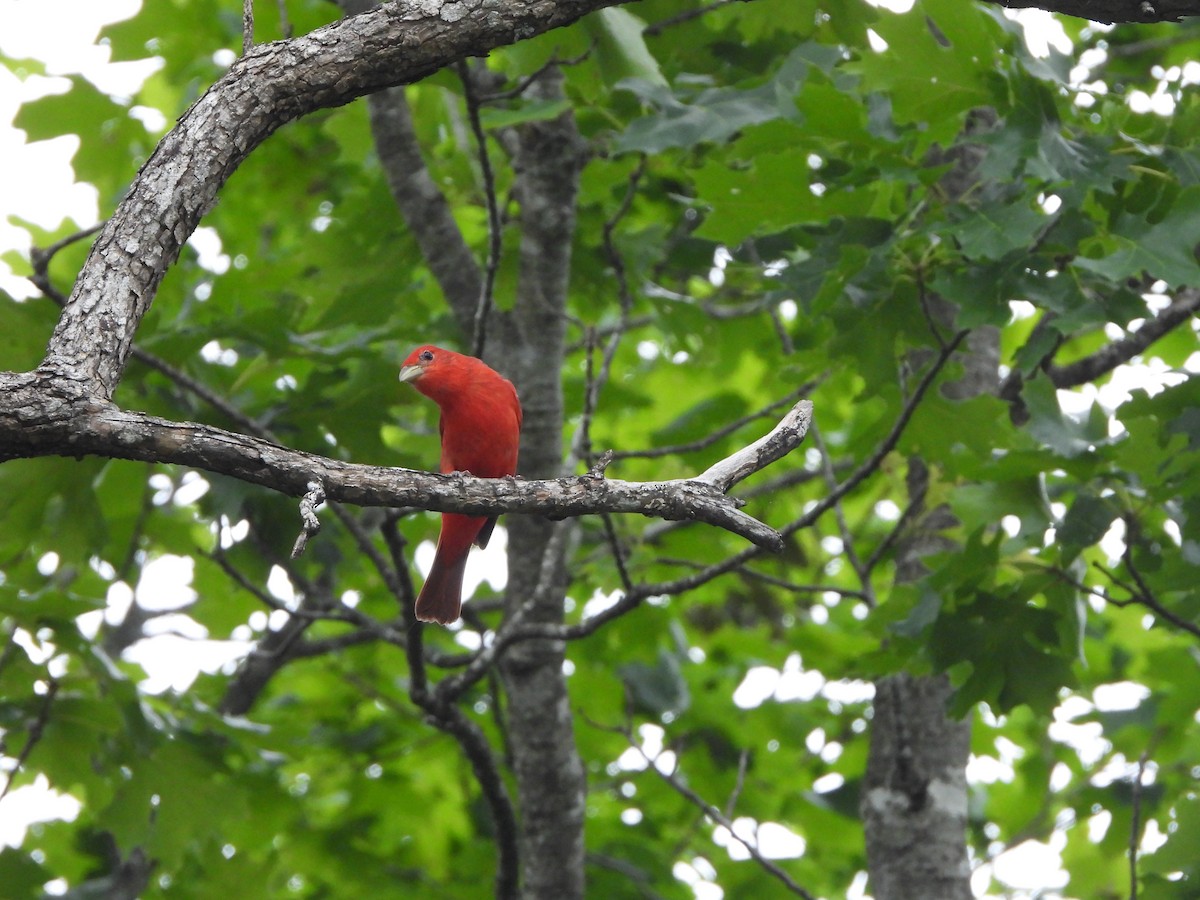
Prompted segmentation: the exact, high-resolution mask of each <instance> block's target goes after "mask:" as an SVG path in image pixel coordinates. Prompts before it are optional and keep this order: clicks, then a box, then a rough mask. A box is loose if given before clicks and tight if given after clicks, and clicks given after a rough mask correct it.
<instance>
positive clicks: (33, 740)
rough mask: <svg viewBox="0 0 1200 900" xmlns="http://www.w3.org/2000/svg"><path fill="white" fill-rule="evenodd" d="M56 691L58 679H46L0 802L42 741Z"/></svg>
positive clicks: (0, 792)
mask: <svg viewBox="0 0 1200 900" xmlns="http://www.w3.org/2000/svg"><path fill="white" fill-rule="evenodd" d="M58 690H59V683H58V679H56V678H53V677H47V679H46V693H45V694H43V695H42V702H41V705H40V706H39V707H38V713H37V718H35V719H34V720H33V724H32V725H30V726H29V738H28V739H27V740H26V741H25V746H24V747H22V748H21V752H20V753H18V754H17V758H16V763H15V765H13V768H12V771H11V772H9V773H8V778H7V779H5V782H4V788H3V789H2V790H0V800H3V799H4V798H5V797H7V796H8V792H9V791H10V790H12V786H13V784H15V783H16V779H17V775H18V773H20V771H21V769H23V768H24V767H25V763H27V762H28V761H29V756H30V754H32V753H33V749H34V747H36V746H37V745H38V742H39V741H40V740H41V739H42V735H43V734H44V733H45V731H46V725H47V724H49V722H50V709H51V707H52V706H54V698H55V697H57V696H58Z"/></svg>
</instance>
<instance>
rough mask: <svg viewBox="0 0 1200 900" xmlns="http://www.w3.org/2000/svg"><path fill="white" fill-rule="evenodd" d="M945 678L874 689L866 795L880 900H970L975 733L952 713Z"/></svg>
mask: <svg viewBox="0 0 1200 900" xmlns="http://www.w3.org/2000/svg"><path fill="white" fill-rule="evenodd" d="M950 694H951V688H950V683H949V681H948V680H947V679H946V678H945V677H944V676H930V677H913V676H910V675H894V676H891V677H889V678H884V679H882V680H881V681H879V682H877V683H876V685H875V715H874V718H873V720H872V722H871V747H870V752H869V755H868V757H867V774H866V779H865V783H864V786H863V787H864V790H863V795H862V813H863V824H864V827H865V828H866V838H867V859H868V864H869V867H870V873H871V893H872V894H874V896H875V897H876V900H915V898H918V897H919V898H921V900H970V898H971V896H972V894H971V882H970V875H971V871H970V867H969V865H968V863H967V853H966V841H965V837H964V832H965V829H966V823H967V784H966V781H967V779H966V773H965V767H966V764H967V755H968V753H969V751H970V739H971V735H970V728H969V727H968V725H967V724H966V723H965V722H958V721H954V720H951V719H949V718H948V717H947V716H946V701H947V699H948V698H949V696H950Z"/></svg>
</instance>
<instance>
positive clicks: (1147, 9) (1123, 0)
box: [985, 0, 1200, 24]
mask: <svg viewBox="0 0 1200 900" xmlns="http://www.w3.org/2000/svg"><path fill="white" fill-rule="evenodd" d="M985 2H988V3H994V4H996V5H997V6H1003V7H1005V8H1006V9H1031V8H1032V9H1044V10H1048V11H1049V12H1056V13H1061V14H1063V15H1065V16H1078V17H1079V18H1081V19H1089V20H1091V21H1093V22H1107V23H1110V24H1111V23H1115V22H1178V21H1179V20H1180V19H1183V18H1184V17H1185V16H1200V3H1198V2H1196V0H985Z"/></svg>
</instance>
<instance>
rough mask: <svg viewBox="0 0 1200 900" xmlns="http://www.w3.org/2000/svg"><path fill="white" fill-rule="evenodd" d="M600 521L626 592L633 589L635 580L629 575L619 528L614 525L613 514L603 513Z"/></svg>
mask: <svg viewBox="0 0 1200 900" xmlns="http://www.w3.org/2000/svg"><path fill="white" fill-rule="evenodd" d="M600 521H601V522H603V523H604V533H605V535H606V536H607V537H608V546H609V547H611V548H612V557H613V562H614V563H615V564H616V566H617V575H618V576H620V578H621V587H623V588H624V589H625V591H626V592H629V591H632V590H633V581H632V579H630V577H629V569H628V568H627V567H626V565H625V550H624V549H623V548H622V547H621V541H620V539H619V538H618V537H617V529H616V528H615V527H614V526H613V520H612V516H609V515H603V516H601V517H600Z"/></svg>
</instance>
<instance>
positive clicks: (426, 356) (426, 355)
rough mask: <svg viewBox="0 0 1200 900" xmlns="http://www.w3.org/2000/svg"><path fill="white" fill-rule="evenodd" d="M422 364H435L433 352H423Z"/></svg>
mask: <svg viewBox="0 0 1200 900" xmlns="http://www.w3.org/2000/svg"><path fill="white" fill-rule="evenodd" d="M421 362H433V351H432V350H423V351H422V352H421Z"/></svg>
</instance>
